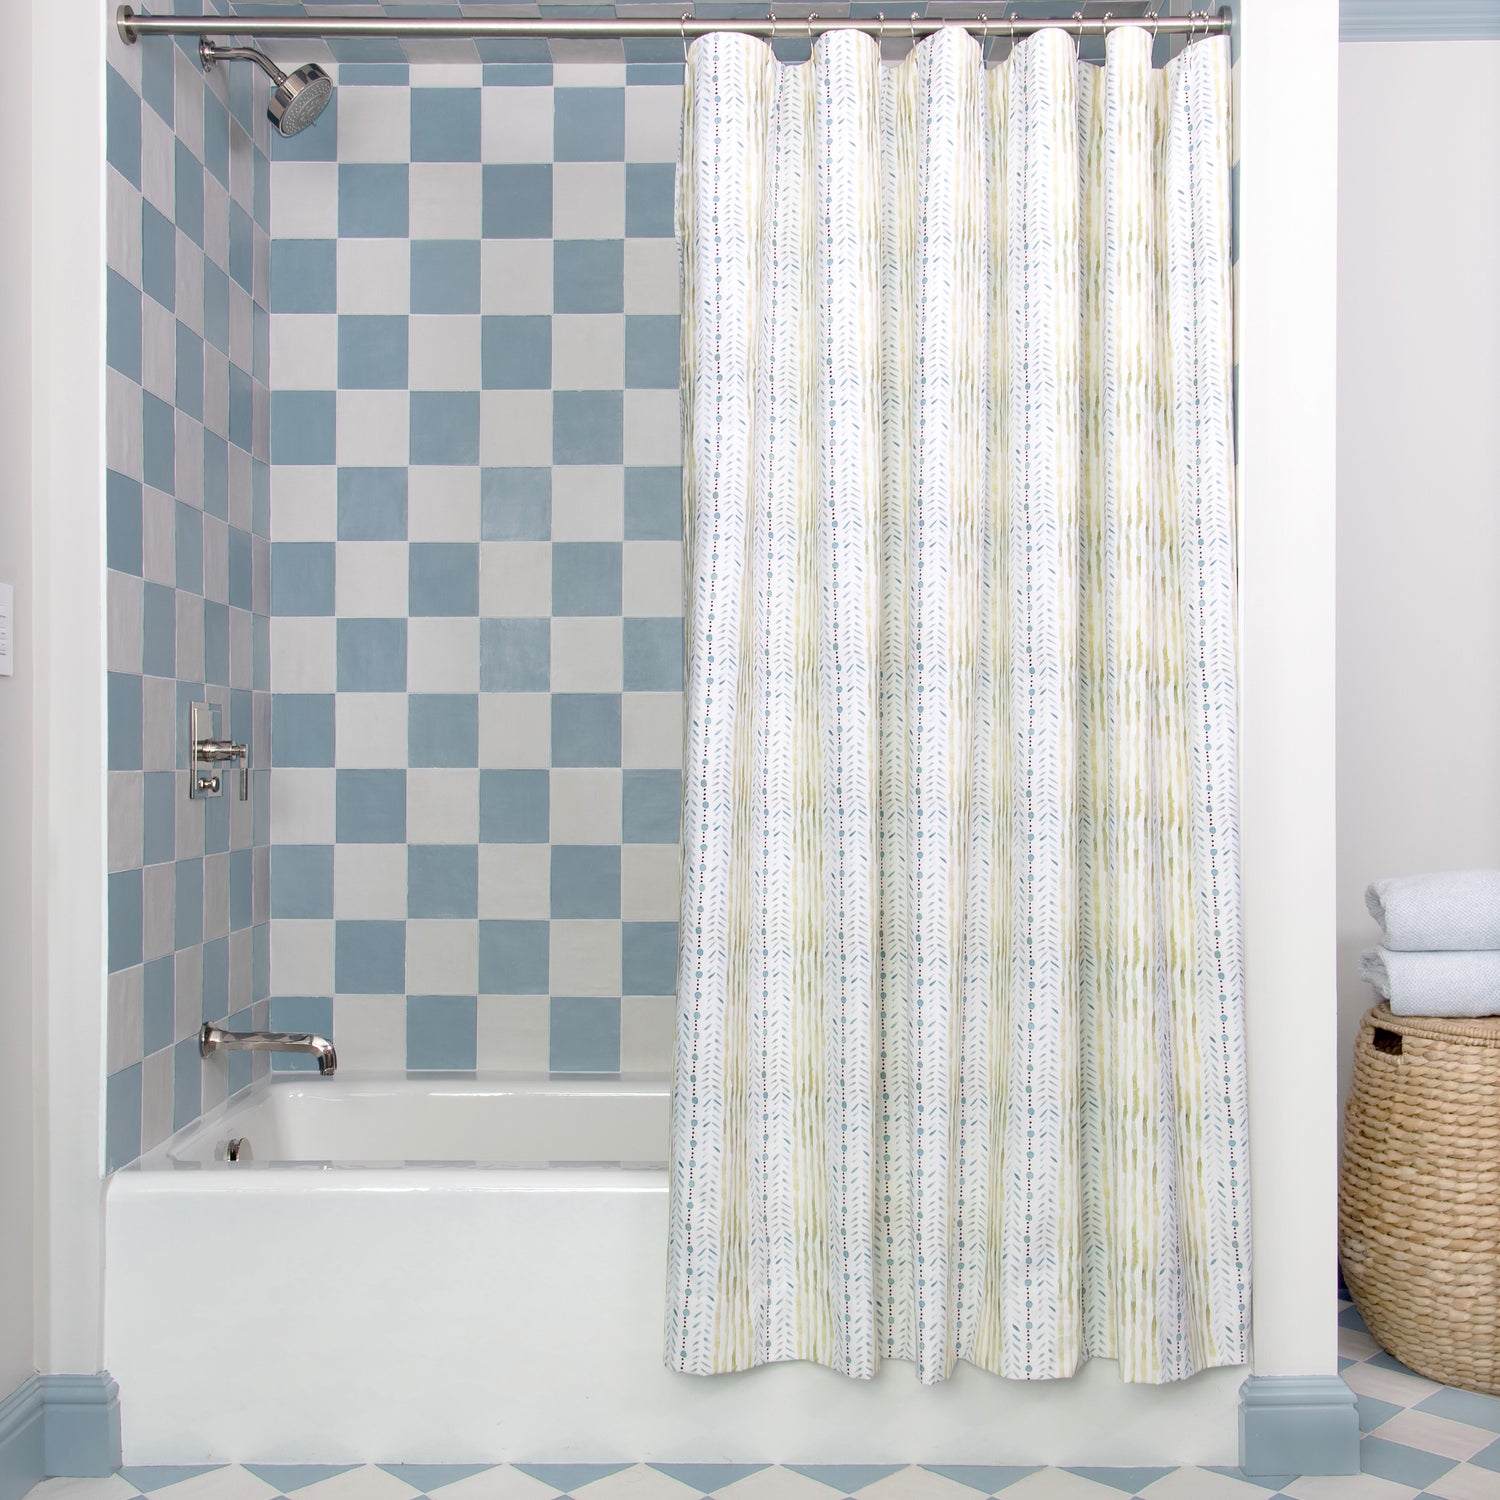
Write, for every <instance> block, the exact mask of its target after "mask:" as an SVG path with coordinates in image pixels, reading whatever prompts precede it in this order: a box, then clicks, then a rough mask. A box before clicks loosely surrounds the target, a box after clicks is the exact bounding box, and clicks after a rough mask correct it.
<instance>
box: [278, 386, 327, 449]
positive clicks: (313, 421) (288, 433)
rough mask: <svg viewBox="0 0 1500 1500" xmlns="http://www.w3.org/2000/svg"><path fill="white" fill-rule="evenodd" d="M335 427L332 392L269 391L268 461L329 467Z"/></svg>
mask: <svg viewBox="0 0 1500 1500" xmlns="http://www.w3.org/2000/svg"><path fill="white" fill-rule="evenodd" d="M335 424H336V406H335V401H334V393H333V392H332V391H272V392H271V462H272V463H277V464H331V463H332V462H333V453H334V432H335Z"/></svg>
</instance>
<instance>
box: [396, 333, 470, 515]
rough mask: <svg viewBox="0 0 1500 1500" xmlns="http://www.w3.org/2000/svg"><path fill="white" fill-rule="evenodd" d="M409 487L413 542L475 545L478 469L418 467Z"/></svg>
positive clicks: (443, 465)
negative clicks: (467, 543)
mask: <svg viewBox="0 0 1500 1500" xmlns="http://www.w3.org/2000/svg"><path fill="white" fill-rule="evenodd" d="M412 321H413V322H416V321H417V320H416V319H415V318H413V319H412ZM406 483H407V506H406V510H407V537H408V539H409V540H411V541H413V542H472V541H474V540H475V539H476V538H477V537H478V535H479V470H478V469H475V468H471V467H469V466H468V465H464V464H416V465H413V467H412V468H411V469H410V470H409V471H408V473H407V480H406Z"/></svg>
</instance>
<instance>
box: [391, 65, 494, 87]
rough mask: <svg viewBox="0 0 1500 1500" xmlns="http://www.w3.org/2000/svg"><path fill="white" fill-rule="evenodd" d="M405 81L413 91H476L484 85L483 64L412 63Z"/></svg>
mask: <svg viewBox="0 0 1500 1500" xmlns="http://www.w3.org/2000/svg"><path fill="white" fill-rule="evenodd" d="M406 81H407V83H408V84H409V85H410V86H411V87H412V88H414V89H477V88H481V87H483V85H484V64H483V63H461V62H431V63H419V62H414V63H412V64H411V66H410V67H409V68H408V69H407V80H406Z"/></svg>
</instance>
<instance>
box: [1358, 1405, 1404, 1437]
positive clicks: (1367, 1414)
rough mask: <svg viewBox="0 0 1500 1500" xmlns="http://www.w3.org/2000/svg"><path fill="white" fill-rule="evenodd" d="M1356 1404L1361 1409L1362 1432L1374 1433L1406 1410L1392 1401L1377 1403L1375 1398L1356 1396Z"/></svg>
mask: <svg viewBox="0 0 1500 1500" xmlns="http://www.w3.org/2000/svg"><path fill="white" fill-rule="evenodd" d="M1354 1404H1355V1406H1356V1407H1357V1408H1358V1409H1359V1430H1360V1431H1361V1432H1374V1430H1375V1429H1376V1428H1377V1427H1379V1426H1380V1424H1381V1423H1382V1422H1389V1421H1390V1419H1391V1418H1392V1417H1394V1416H1395V1415H1396V1413H1397V1412H1399V1411H1403V1410H1404V1409H1405V1408H1404V1407H1400V1406H1397V1405H1396V1404H1395V1403H1394V1402H1391V1401H1377V1400H1376V1399H1375V1398H1374V1397H1373V1396H1356V1397H1355V1398H1354Z"/></svg>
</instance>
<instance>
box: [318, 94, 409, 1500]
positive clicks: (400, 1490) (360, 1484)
mask: <svg viewBox="0 0 1500 1500" xmlns="http://www.w3.org/2000/svg"><path fill="white" fill-rule="evenodd" d="M370 92H372V93H375V92H381V91H379V90H373V89H372V90H370ZM383 92H385V93H387V94H389V93H390V92H392V91H391V90H390V89H386V90H384V91H383ZM341 123H342V122H341ZM296 1493H297V1494H298V1495H302V1496H306V1497H307V1500H412V1497H413V1496H414V1495H416V1494H417V1493H418V1491H417V1490H416V1488H415V1487H414V1486H412V1485H409V1484H407V1483H406V1481H405V1480H404V1479H398V1478H397V1477H396V1476H395V1475H394V1474H387V1473H386V1471H385V1470H384V1469H378V1468H376V1467H375V1465H374V1464H361V1465H360V1466H359V1467H358V1468H355V1469H345V1470H344V1472H343V1473H342V1474H335V1475H333V1476H332V1477H331V1478H329V1479H320V1480H318V1481H317V1482H316V1483H315V1484H308V1485H304V1486H303V1487H302V1488H301V1489H299V1490H297V1491H296Z"/></svg>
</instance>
